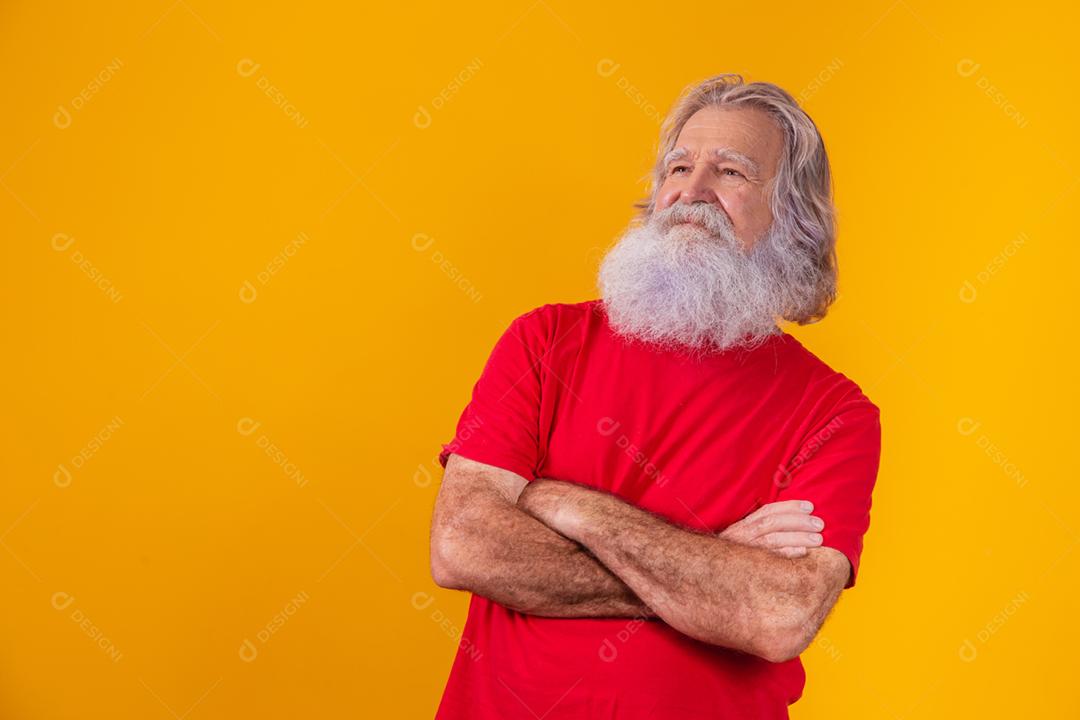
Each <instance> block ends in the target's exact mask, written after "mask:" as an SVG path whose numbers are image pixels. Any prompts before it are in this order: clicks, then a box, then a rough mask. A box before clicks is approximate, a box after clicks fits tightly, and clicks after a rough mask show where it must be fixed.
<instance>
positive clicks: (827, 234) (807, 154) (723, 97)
mask: <svg viewBox="0 0 1080 720" xmlns="http://www.w3.org/2000/svg"><path fill="white" fill-rule="evenodd" d="M712 106H721V107H753V108H757V109H759V110H763V111H765V112H766V113H768V114H769V116H770V117H772V118H773V119H774V120H775V121H776V123H777V125H779V126H780V129H781V130H782V131H783V133H784V148H783V150H782V152H781V156H780V162H779V166H778V168H777V172H776V175H775V176H774V177H773V178H772V179H770V180H769V181H768V184H767V185H766V192H767V194H768V195H767V196H768V197H769V198H770V200H769V205H770V207H771V208H772V215H773V223H772V225H773V227H772V228H770V231H769V233H768V235H767V236H766V238H765V239H764V240H768V241H769V242H774V243H783V244H785V245H787V246H788V247H787V248H786V250H787V252H788V253H794V254H796V255H798V256H799V257H800V258H801V259H802V262H799V263H797V265H796V267H797V272H796V273H794V275H793V276H792V277H788V278H785V281H786V282H787V283H789V284H790V286H791V289H792V292H791V293H790V298H789V301H788V303H787V307H786V308H785V310H784V314H783V318H784V319H785V320H790V321H793V322H797V323H798V324H800V325H806V324H809V323H813V322H817V321H818V320H821V319H822V318H824V317H825V314H826V313H827V312H828V309H829V306H830V305H831V304H832V303H833V301H834V300H835V299H836V275H837V263H836V207H835V205H834V204H833V198H832V174H831V172H830V170H829V157H828V155H827V154H826V153H825V143H824V141H823V140H822V138H821V133H820V132H818V129H817V126H816V125H815V124H814V121H813V120H811V119H810V116H809V115H807V114H806V112H805V111H804V110H803V109H802V108H801V107H799V104H798V103H797V102H796V100H795V98H793V97H792V96H791V95H790V94H789V93H788V92H787V91H786V90H784V89H783V88H781V87H779V86H777V85H774V84H772V83H768V82H752V83H746V82H744V81H743V78H742V76H741V75H738V74H734V73H727V74H723V75H717V76H715V77H711V78H708V79H706V80H702V81H701V82H699V83H696V84H694V85H690V86H688V87H687V88H686V89H685V90H683V92H682V95H680V97H679V99H678V100H677V101H676V103H675V105H674V107H672V109H671V111H670V112H669V113H668V116H667V118H666V119H665V120H664V124H663V126H662V127H661V131H660V142H659V145H658V148H657V159H656V165H655V167H654V168H653V171H652V178H651V188H650V192H649V197H648V198H647V199H645V200H642V201H639V202H637V203H635V204H634V207H636V208H638V210H639V211H640V213H639V216H640V219H642V220H645V219H648V218H649V217H650V216H651V215H652V214H653V211H654V210H655V209H656V196H657V193H658V192H659V190H660V186H661V185H662V184H663V181H664V170H665V168H664V163H663V160H664V156H665V155H667V154H668V152H670V151H671V150H672V149H674V147H675V143H676V141H677V140H678V138H679V133H680V132H682V128H683V125H685V124H686V121H687V120H689V119H690V117H691V116H692V115H693V114H694V113H696V112H697V111H698V110H701V109H703V108H706V107H712ZM764 240H763V241H764Z"/></svg>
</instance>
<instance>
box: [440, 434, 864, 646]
mask: <svg viewBox="0 0 1080 720" xmlns="http://www.w3.org/2000/svg"><path fill="white" fill-rule="evenodd" d="M797 506H798V501H794V500H792V501H784V502H780V503H773V504H772V505H767V506H765V507H764V508H761V509H760V510H758V511H757V512H755V513H752V514H751V515H749V516H747V517H746V518H744V519H743V520H740V521H739V522H738V523H736V524H734V525H732V526H730V527H729V528H727V529H725V530H724V532H722V533H720V534H719V535H714V534H705V533H700V532H696V531H693V530H689V529H686V528H682V527H679V526H677V525H674V524H672V523H669V522H667V521H666V520H664V519H662V518H659V517H657V516H656V515H654V514H652V513H650V512H648V511H645V510H642V509H640V508H637V507H634V506H633V505H630V504H629V503H626V502H623V501H622V500H620V499H619V498H617V497H615V496H614V495H611V494H608V493H605V492H601V491H598V490H593V489H591V488H587V487H584V486H581V485H577V484H574V483H568V482H563V481H559V480H548V479H537V480H534V481H533V482H531V483H530V482H527V481H526V480H525V479H524V478H522V477H520V476H519V475H517V474H515V473H512V472H510V471H508V470H504V469H502V468H497V467H494V466H492V465H486V464H484V463H479V462H476V461H473V460H470V459H468V458H465V457H462V456H460V455H457V454H451V455H450V457H449V459H448V461H447V464H446V473H445V475H444V477H443V483H442V486H441V487H440V489H439V495H438V498H437V499H436V502H435V511H434V515H433V518H432V524H431V573H432V577H433V578H434V580H435V582H436V583H437V584H438V585H440V586H441V587H445V588H452V589H457V590H469V591H471V592H473V593H476V594H478V595H482V596H484V597H487V598H489V599H491V600H494V601H495V602H498V603H500V604H502V605H504V606H506V607H508V608H511V609H514V610H518V611H520V612H523V613H529V614H533V615H543V616H547V617H642V616H646V617H657V618H659V619H661V620H663V621H664V622H666V623H667V624H668V625H670V626H671V627H673V628H675V629H676V630H678V631H680V632H682V633H684V634H685V635H688V636H690V637H693V638H696V639H698V640H701V641H703V642H707V643H710V644H713V645H721V646H724V647H728V648H732V649H735V650H740V651H743V652H747V653H750V654H753V655H757V656H759V657H762V658H764V659H766V660H769V661H771V662H783V661H784V660H788V659H790V658H793V657H796V656H798V655H799V654H800V653H801V652H802V651H803V650H804V649H806V647H807V646H808V645H809V644H810V642H811V641H812V640H813V638H814V636H815V635H816V634H817V631H818V630H819V629H820V627H821V624H822V623H823V622H824V621H825V618H826V617H827V615H828V613H829V611H830V610H831V609H832V607H833V606H834V605H835V603H836V600H837V599H838V598H839V596H840V592H841V591H842V589H843V587H844V585H845V583H846V582H847V579H848V574H849V572H850V570H851V566H850V563H849V562H848V560H847V558H846V557H845V556H844V555H843V553H841V552H840V551H838V550H836V549H834V548H828V547H820V546H815V545H816V542H820V536H817V538H816V541H815V538H814V530H815V529H818V528H815V527H814V526H813V525H811V524H810V523H811V521H812V517H811V516H810V515H809V514H808V513H807V512H806V511H805V510H800V509H799V508H798V507H797Z"/></svg>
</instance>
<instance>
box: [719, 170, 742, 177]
mask: <svg viewBox="0 0 1080 720" xmlns="http://www.w3.org/2000/svg"><path fill="white" fill-rule="evenodd" d="M720 172H724V173H729V172H730V173H735V175H736V176H737V177H742V176H743V174H742V173H741V172H739V171H738V170H736V169H735V168H724V169H723V170H721V171H720Z"/></svg>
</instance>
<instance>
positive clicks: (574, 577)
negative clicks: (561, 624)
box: [431, 453, 656, 617]
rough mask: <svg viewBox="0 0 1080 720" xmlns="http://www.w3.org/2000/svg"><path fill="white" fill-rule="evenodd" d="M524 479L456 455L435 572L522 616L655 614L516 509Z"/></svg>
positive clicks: (441, 502)
mask: <svg viewBox="0 0 1080 720" xmlns="http://www.w3.org/2000/svg"><path fill="white" fill-rule="evenodd" d="M526 484H527V481H526V480H525V478H523V477H521V476H520V475H517V474H516V473H512V472H510V471H509V470H505V469H503V468H499V467H495V466H493V465H487V464H485V463H480V462H476V461H474V460H470V459H468V458H466V457H463V456H461V455H457V454H454V453H452V454H451V455H450V456H449V458H448V459H447V462H446V473H445V474H444V476H443V482H442V486H441V487H440V488H439V494H438V497H437V498H436V500H435V512H434V515H433V517H432V521H431V575H432V578H433V579H434V580H435V583H436V584H437V585H439V586H441V587H444V588H450V589H454V590H468V591H471V592H473V593H476V594H477V595H481V596H483V597H486V598H488V599H490V600H494V601H495V602H497V603H499V604H501V605H504V606H506V607H508V608H511V609H513V610H517V611H519V612H523V613H528V614H530V615H542V616H547V617H655V616H656V615H655V613H653V612H652V610H650V609H649V608H648V607H647V606H646V605H645V604H644V603H643V602H642V601H641V600H640V599H639V598H638V597H637V596H636V595H635V594H634V592H633V591H632V590H630V588H628V587H627V586H626V584H625V583H623V581H622V580H620V579H619V578H618V577H617V576H615V575H614V574H613V573H612V572H611V571H610V570H608V569H607V568H606V567H605V566H604V565H603V564H602V563H600V561H598V560H597V559H596V558H594V557H593V556H592V555H591V554H590V553H589V552H588V551H587V550H585V549H584V548H583V547H582V546H581V545H579V544H578V543H577V542H575V541H573V540H570V539H568V538H566V537H564V536H563V535H561V534H559V533H557V532H556V531H554V530H552V529H551V528H549V527H548V526H547V525H545V524H544V523H542V522H540V521H539V520H537V519H536V518H534V517H532V516H531V515H529V514H528V513H526V512H524V511H523V510H520V509H518V507H517V506H516V502H517V497H518V495H519V494H520V493H521V490H522V489H523V488H524V487H525V485H526Z"/></svg>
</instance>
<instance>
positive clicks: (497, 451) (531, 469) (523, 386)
mask: <svg viewBox="0 0 1080 720" xmlns="http://www.w3.org/2000/svg"><path fill="white" fill-rule="evenodd" d="M540 310H541V309H540V308H537V309H536V310H532V311H530V312H527V313H525V314H524V315H521V316H519V317H517V318H515V319H514V320H513V322H511V323H510V325H509V327H508V328H507V329H506V330H505V331H504V332H503V334H502V336H501V337H500V338H499V339H498V341H496V343H495V347H494V348H493V349H492V351H491V354H490V355H489V357H488V360H487V362H486V363H485V365H484V369H483V371H482V372H481V373H480V378H479V379H478V380H477V381H476V383H475V385H474V386H473V390H472V398H471V399H470V401H469V403H468V404H467V405H466V406H465V409H464V410H463V411H462V413H461V417H460V418H459V420H458V424H457V431H456V433H455V435H454V438H453V439H452V440H451V441H450V442H448V443H445V444H443V446H442V451H441V452H440V453H439V464H440V465H442V466H443V467H444V468H445V467H446V461H447V459H448V458H449V456H450V453H457V454H459V455H462V456H463V457H467V458H469V459H470V460H475V461H477V462H482V463H486V464H488V465H494V466H496V467H501V468H504V469H506V470H509V471H511V472H514V473H517V474H518V475H520V476H521V477H523V478H525V479H526V480H530V481H531V480H533V479H535V477H536V467H537V464H538V459H539V454H540V453H539V432H540V431H539V428H540V387H541V369H542V363H541V359H542V355H543V345H544V332H543V327H542V324H541V322H540V321H541V318H540V316H539V315H538V313H539V311H540Z"/></svg>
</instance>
